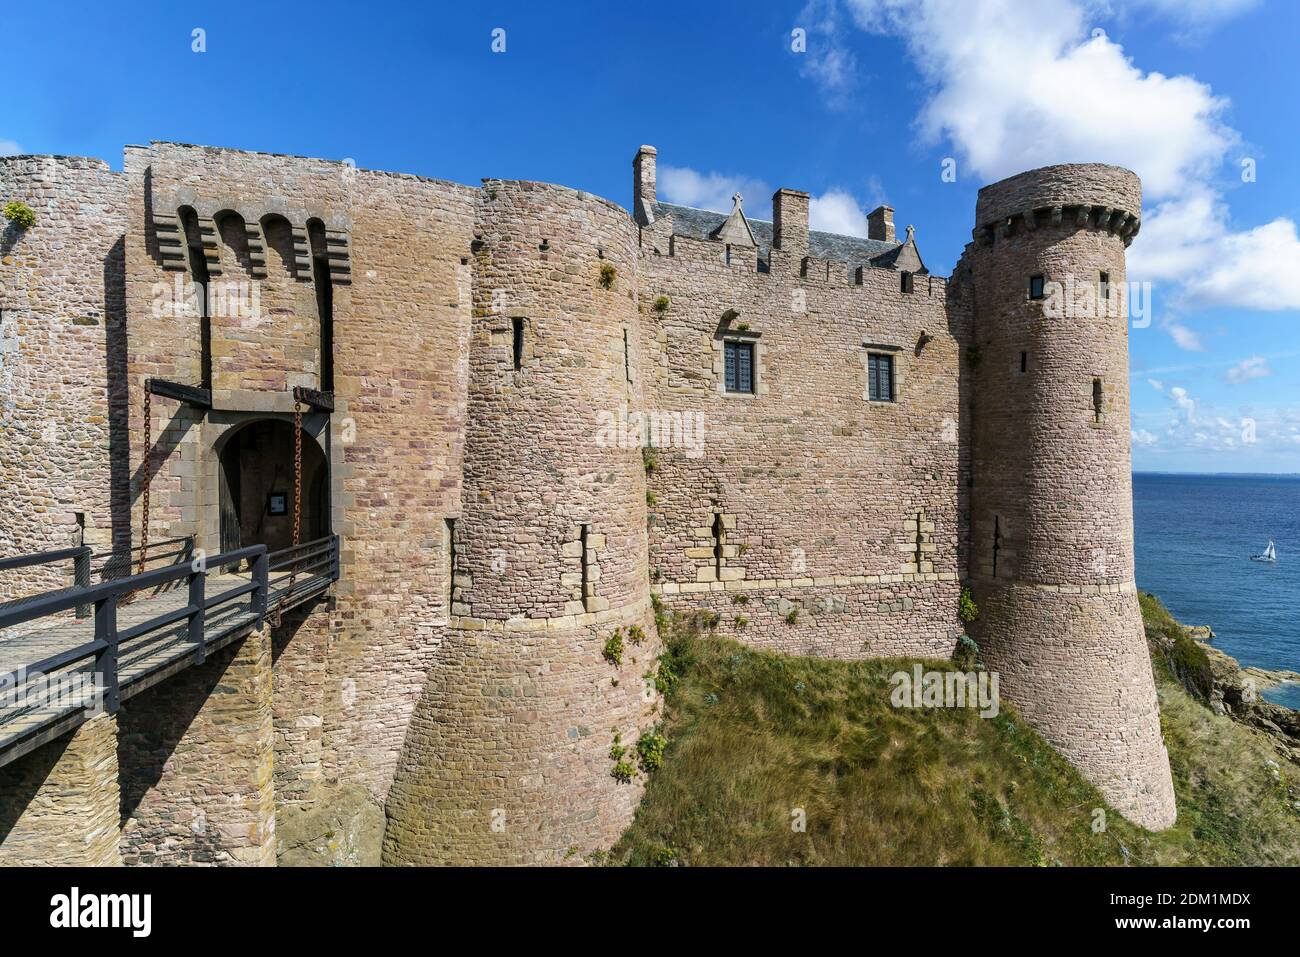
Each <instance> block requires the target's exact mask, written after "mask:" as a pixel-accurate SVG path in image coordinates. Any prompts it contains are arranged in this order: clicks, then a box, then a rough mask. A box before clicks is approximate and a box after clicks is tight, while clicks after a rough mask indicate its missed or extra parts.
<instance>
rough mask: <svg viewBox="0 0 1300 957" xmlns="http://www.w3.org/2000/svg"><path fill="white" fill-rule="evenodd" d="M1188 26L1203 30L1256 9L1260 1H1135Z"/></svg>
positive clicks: (1136, 3)
mask: <svg viewBox="0 0 1300 957" xmlns="http://www.w3.org/2000/svg"><path fill="white" fill-rule="evenodd" d="M1134 3H1135V5H1136V6H1141V7H1148V8H1150V9H1151V10H1153V11H1154V12H1156V13H1159V14H1161V15H1162V16H1166V17H1168V18H1170V19H1171V20H1175V21H1177V22H1179V23H1182V24H1184V25H1186V26H1189V27H1193V28H1198V29H1203V28H1206V27H1211V26H1214V25H1216V24H1218V23H1220V22H1221V21H1223V20H1227V19H1228V18H1229V17H1234V16H1236V15H1237V14H1239V13H1244V12H1245V11H1247V10H1249V9H1251V8H1252V7H1255V6H1257V5H1258V4H1259V0H1134Z"/></svg>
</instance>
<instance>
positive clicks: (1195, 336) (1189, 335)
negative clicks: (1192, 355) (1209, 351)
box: [1160, 322, 1205, 352]
mask: <svg viewBox="0 0 1300 957" xmlns="http://www.w3.org/2000/svg"><path fill="white" fill-rule="evenodd" d="M1160 328H1162V329H1164V330H1165V332H1167V333H1169V335H1170V337H1171V338H1172V339H1173V340H1174V343H1175V344H1176V345H1177V346H1178V348H1180V349H1186V350H1187V351H1188V352H1204V351H1205V346H1204V344H1202V342H1201V336H1200V333H1198V332H1196V331H1194V330H1192V329H1188V328H1187V327H1186V326H1185V325H1183V324H1182V323H1181V322H1165V323H1161V326H1160Z"/></svg>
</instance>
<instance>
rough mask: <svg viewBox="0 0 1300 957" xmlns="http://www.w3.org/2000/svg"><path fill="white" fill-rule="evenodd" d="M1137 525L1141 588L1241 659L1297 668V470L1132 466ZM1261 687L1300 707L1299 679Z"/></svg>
mask: <svg viewBox="0 0 1300 957" xmlns="http://www.w3.org/2000/svg"><path fill="white" fill-rule="evenodd" d="M1133 532H1134V549H1135V551H1134V559H1135V563H1136V565H1137V585H1138V588H1140V589H1142V590H1143V591H1149V592H1152V593H1153V594H1155V595H1157V596H1158V597H1159V598H1160V600H1161V601H1163V602H1164V603H1165V605H1166V606H1167V607H1168V608H1169V610H1170V611H1171V612H1172V613H1173V615H1174V617H1175V618H1177V619H1178V620H1179V621H1181V622H1182V623H1183V624H1185V625H1209V626H1210V627H1211V628H1212V629H1213V630H1214V635H1215V637H1214V642H1213V643H1214V645H1215V646H1216V647H1218V648H1220V649H1222V650H1223V651H1225V652H1227V653H1228V654H1230V655H1232V657H1234V658H1236V659H1237V660H1238V661H1239V662H1241V664H1242V665H1243V666H1250V665H1254V666H1257V667H1260V668H1269V669H1278V668H1286V669H1289V670H1291V671H1300V476H1292V475H1285V476H1282V475H1172V474H1164V473H1155V472H1135V473H1134V475H1133ZM1269 539H1272V540H1273V541H1274V543H1275V545H1276V552H1277V562H1276V563H1273V564H1267V563H1263V562H1254V561H1251V560H1250V557H1251V556H1252V555H1258V554H1260V553H1261V552H1263V551H1264V548H1265V546H1266V545H1267V544H1268V541H1269ZM1261 693H1262V695H1263V697H1265V698H1267V699H1268V700H1270V701H1273V702H1275V703H1276V704H1281V705H1285V706H1286V707H1288V708H1296V709H1300V684H1284V685H1279V686H1278V687H1276V688H1272V689H1269V690H1266V691H1263V692H1261Z"/></svg>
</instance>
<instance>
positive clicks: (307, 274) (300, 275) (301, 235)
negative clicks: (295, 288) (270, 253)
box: [289, 223, 312, 282]
mask: <svg viewBox="0 0 1300 957" xmlns="http://www.w3.org/2000/svg"><path fill="white" fill-rule="evenodd" d="M289 229H290V232H291V233H292V235H293V270H294V277H295V278H296V279H297V280H298V281H299V282H311V280H312V275H311V239H310V238H309V237H308V236H307V226H306V225H305V224H303V225H299V224H298V223H290V224H289Z"/></svg>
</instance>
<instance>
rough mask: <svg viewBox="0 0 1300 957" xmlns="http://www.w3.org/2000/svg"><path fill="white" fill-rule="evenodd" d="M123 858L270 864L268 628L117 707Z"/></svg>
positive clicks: (272, 825) (144, 861) (271, 742)
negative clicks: (119, 727)
mask: <svg viewBox="0 0 1300 957" xmlns="http://www.w3.org/2000/svg"><path fill="white" fill-rule="evenodd" d="M119 719H120V721H121V731H120V738H121V761H122V792H123V793H122V798H123V799H122V815H123V826H122V858H123V860H124V862H125V863H127V864H224V865H274V864H275V803H274V792H273V789H272V784H271V776H272V765H273V761H274V758H273V755H274V732H273V728H272V719H271V638H270V629H269V628H264V629H263V630H261V631H258V632H254V633H253V634H251V635H249V636H248V637H247V638H245V639H243V640H242V641H239V642H236V643H234V644H232V645H230V646H228V647H226V648H223V649H222V650H221V651H218V652H216V653H214V654H213V655H211V656H210V657H209V658H208V660H207V661H206V662H204V663H203V664H202V665H199V666H197V667H192V668H187V669H186V670H185V671H182V672H180V673H179V674H177V675H175V676H174V677H172V678H169V679H168V680H167V681H164V682H162V683H160V684H158V685H156V686H154V687H153V688H150V689H149V690H147V691H145V692H142V693H141V694H139V695H136V696H135V697H134V698H132V699H130V700H129V701H127V702H126V703H125V704H124V705H123V706H122V710H121V711H120V712H119Z"/></svg>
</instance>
